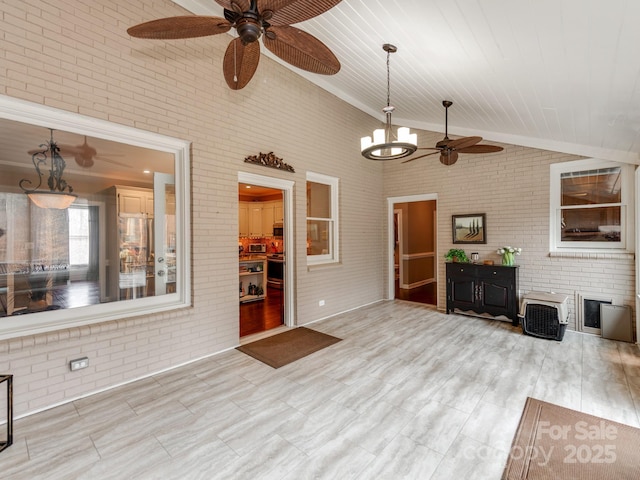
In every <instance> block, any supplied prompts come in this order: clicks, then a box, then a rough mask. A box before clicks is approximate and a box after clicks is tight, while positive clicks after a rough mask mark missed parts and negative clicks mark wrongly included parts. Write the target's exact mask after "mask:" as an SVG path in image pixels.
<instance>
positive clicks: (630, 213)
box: [549, 158, 635, 253]
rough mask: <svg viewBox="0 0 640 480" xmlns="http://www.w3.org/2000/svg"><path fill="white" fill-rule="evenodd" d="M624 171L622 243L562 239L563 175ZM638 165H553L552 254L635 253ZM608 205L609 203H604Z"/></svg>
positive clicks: (589, 161) (598, 162)
mask: <svg viewBox="0 0 640 480" xmlns="http://www.w3.org/2000/svg"><path fill="white" fill-rule="evenodd" d="M612 167H619V168H620V169H621V182H622V183H621V202H620V207H621V222H620V223H621V231H620V241H619V242H569V241H564V242H563V241H562V240H561V234H562V232H561V228H560V223H561V218H562V217H561V215H562V203H561V188H562V187H561V176H562V174H563V173H567V172H579V171H585V170H598V169H605V168H612ZM634 169H635V166H634V165H629V164H625V163H619V162H612V161H609V160H601V159H597V158H589V159H585V160H575V161H571V162H564V163H554V164H551V165H550V182H549V183H550V201H549V205H550V210H549V251H550V252H552V253H553V252H566V253H632V252H633V251H634V238H635V235H634V228H633V225H634V223H633V219H634V211H635V209H634V198H633V196H634V186H633V182H634ZM602 205H607V204H602Z"/></svg>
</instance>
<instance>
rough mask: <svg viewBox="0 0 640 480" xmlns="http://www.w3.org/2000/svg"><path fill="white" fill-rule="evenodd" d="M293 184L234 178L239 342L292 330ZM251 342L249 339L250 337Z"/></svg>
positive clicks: (248, 176) (255, 177)
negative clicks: (236, 203)
mask: <svg viewBox="0 0 640 480" xmlns="http://www.w3.org/2000/svg"><path fill="white" fill-rule="evenodd" d="M292 192H293V182H291V181H286V180H280V179H277V178H272V177H265V176H261V175H254V174H248V173H243V172H240V173H239V174H238V284H239V288H238V291H239V303H240V308H239V318H238V322H239V336H240V337H241V338H242V337H248V336H250V335H253V334H261V333H265V332H270V331H272V330H273V331H274V333H276V329H277V328H278V327H281V326H293V325H294V318H293V313H292V305H293V301H292V298H291V297H292V292H293V288H292V285H291V284H290V283H291V282H288V279H290V278H292V269H291V266H290V265H289V264H290V263H292V261H291V260H290V259H293V256H294V255H293V254H294V248H293V247H294V245H293V234H292V232H293V229H292V226H291V222H292V214H291V209H292V197H293V195H292ZM248 338H251V337H248Z"/></svg>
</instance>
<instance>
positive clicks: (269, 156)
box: [244, 152, 295, 173]
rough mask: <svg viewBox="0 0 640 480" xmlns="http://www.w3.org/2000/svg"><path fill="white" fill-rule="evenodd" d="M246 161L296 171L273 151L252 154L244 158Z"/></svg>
mask: <svg viewBox="0 0 640 480" xmlns="http://www.w3.org/2000/svg"><path fill="white" fill-rule="evenodd" d="M244 161H245V163H255V164H256V165H262V166H264V167H271V168H277V169H278V170H286V171H287V172H292V173H295V170H294V169H293V167H292V166H291V165H289V164H287V163H284V162H283V161H282V159H281V158H278V157H276V156H275V155H274V154H273V152H269V153H262V152H260V154H259V155H250V156H248V157H247V158H245V159H244Z"/></svg>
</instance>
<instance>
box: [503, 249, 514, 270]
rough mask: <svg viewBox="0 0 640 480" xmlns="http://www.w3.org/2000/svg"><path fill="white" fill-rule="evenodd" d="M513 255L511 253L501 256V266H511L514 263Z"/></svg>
mask: <svg viewBox="0 0 640 480" xmlns="http://www.w3.org/2000/svg"><path fill="white" fill-rule="evenodd" d="M514 257H515V255H514V254H513V253H511V252H505V253H503V254H502V265H506V266H509V267H511V266H513V264H514V262H515V258H514Z"/></svg>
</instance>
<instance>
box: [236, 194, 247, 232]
mask: <svg viewBox="0 0 640 480" xmlns="http://www.w3.org/2000/svg"><path fill="white" fill-rule="evenodd" d="M238 236H240V237H247V236H249V206H248V205H247V204H246V203H242V202H240V205H239V207H238Z"/></svg>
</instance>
